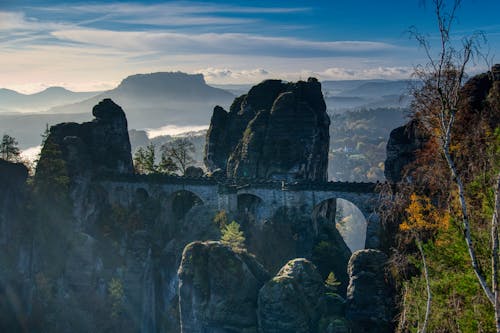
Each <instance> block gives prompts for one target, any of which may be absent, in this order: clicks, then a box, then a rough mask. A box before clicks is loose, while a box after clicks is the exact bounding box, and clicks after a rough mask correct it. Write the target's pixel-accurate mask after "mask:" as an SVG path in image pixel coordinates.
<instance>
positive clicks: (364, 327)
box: [346, 250, 394, 333]
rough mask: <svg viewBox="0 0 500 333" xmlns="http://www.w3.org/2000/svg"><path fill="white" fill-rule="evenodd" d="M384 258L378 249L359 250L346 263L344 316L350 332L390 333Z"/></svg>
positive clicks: (390, 299) (392, 307) (390, 314)
mask: <svg viewBox="0 0 500 333" xmlns="http://www.w3.org/2000/svg"><path fill="white" fill-rule="evenodd" d="M387 259H388V258H387V256H386V255H385V254H384V253H383V252H381V251H378V250H359V251H356V252H355V253H354V254H353V255H352V257H351V259H350V260H349V267H348V273H349V277H350V283H349V287H348V289H347V311H346V317H347V319H348V320H349V321H350V323H351V328H352V330H353V332H366V333H389V332H392V319H393V311H394V304H393V301H392V296H391V295H392V293H391V286H390V284H389V283H388V282H387V277H386V272H385V271H386V267H387Z"/></svg>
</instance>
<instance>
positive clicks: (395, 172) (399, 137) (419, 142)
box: [384, 120, 428, 183]
mask: <svg viewBox="0 0 500 333" xmlns="http://www.w3.org/2000/svg"><path fill="white" fill-rule="evenodd" d="M427 141H428V136H427V135H426V134H425V133H424V132H423V131H422V129H420V128H419V125H418V122H417V121H414V120H413V121H410V122H409V123H408V124H406V125H403V126H401V127H398V128H396V129H394V130H392V132H391V134H390V136H389V141H388V142H387V147H386V156H387V157H386V160H385V169H384V174H385V178H386V179H387V180H388V181H389V182H392V183H397V182H399V181H401V180H402V178H403V175H404V172H405V171H406V167H407V166H408V165H410V164H411V163H412V162H413V161H415V158H416V154H417V152H418V150H420V149H422V148H423V147H424V145H425V143H426V142H427Z"/></svg>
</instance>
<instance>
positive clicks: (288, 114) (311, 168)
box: [204, 78, 330, 181]
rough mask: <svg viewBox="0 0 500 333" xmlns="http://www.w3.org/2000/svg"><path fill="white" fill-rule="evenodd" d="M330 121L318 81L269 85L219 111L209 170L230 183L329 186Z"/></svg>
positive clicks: (208, 149)
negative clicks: (233, 180)
mask: <svg viewBox="0 0 500 333" xmlns="http://www.w3.org/2000/svg"><path fill="white" fill-rule="evenodd" d="M329 126H330V118H329V117H328V114H327V113H326V105H325V101H324V99H323V94H322V92H321V84H320V83H319V82H318V81H317V80H316V79H313V78H310V79H309V80H308V81H307V82H304V81H299V82H297V83H284V82H282V81H280V80H267V81H264V82H262V83H260V84H258V85H256V86H254V87H252V88H251V89H250V91H249V92H248V94H246V95H242V96H240V97H238V98H236V99H235V100H234V102H233V104H232V105H231V109H230V111H229V112H226V111H225V110H224V109H222V108H221V107H216V108H215V109H214V113H213V116H212V120H211V123H210V128H209V130H208V133H207V140H206V142H207V143H206V151H205V158H204V161H205V164H206V166H207V168H208V170H209V171H214V170H216V169H222V170H225V171H226V174H227V177H229V178H259V179H276V180H286V181H299V180H309V181H326V180H327V165H328V147H329V132H328V131H329V130H328V128H329Z"/></svg>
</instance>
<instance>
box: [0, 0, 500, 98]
mask: <svg viewBox="0 0 500 333" xmlns="http://www.w3.org/2000/svg"><path fill="white" fill-rule="evenodd" d="M431 7H432V6H431V4H430V1H427V4H426V5H423V4H422V1H421V0H401V1H392V0H391V1H373V0H372V1H347V0H342V1H340V0H330V1H322V0H321V1H311V0H309V1H298V0H288V1H251V0H247V1H231V2H229V1H196V2H192V1H161V2H159V1H120V2H112V1H92V2H88V1H86V2H79V1H58V0H45V1H39V0H32V1H19V0H12V1H10V0H0V66H1V68H2V75H1V76H0V87H6V88H12V89H17V90H21V91H24V92H33V91H38V90H41V89H43V88H44V87H47V86H52V85H62V86H65V87H67V88H70V89H74V90H102V89H108V88H112V87H113V86H115V85H116V84H117V83H119V82H120V80H121V79H122V78H124V77H125V76H127V75H130V74H135V73H146V72H154V71H172V70H181V71H186V72H190V73H203V74H204V75H205V77H206V79H207V81H208V82H211V83H254V82H258V81H260V80H262V79H266V78H282V79H286V80H296V79H299V78H306V77H308V76H311V75H313V76H316V77H318V78H320V79H323V80H325V79H364V78H386V79H398V78H406V77H408V76H409V74H410V73H411V69H412V66H414V65H415V64H418V63H422V62H424V61H425V59H424V58H423V53H422V51H421V50H419V49H418V47H417V46H416V43H415V42H414V41H412V40H410V39H409V37H408V34H407V33H406V31H408V29H409V27H410V26H416V27H417V28H418V29H419V30H420V31H422V32H424V33H428V34H429V38H430V39H431V40H433V38H435V37H436V32H435V24H434V15H433V12H432V8H431ZM499 12H500V1H497V0H464V1H463V4H462V7H461V8H460V11H459V12H458V14H457V17H458V20H457V21H456V24H455V26H454V31H455V35H454V38H456V39H459V38H460V37H462V36H464V35H467V34H470V33H472V32H473V31H477V30H481V31H483V32H485V34H486V35H487V38H488V43H489V46H488V48H489V52H490V54H491V55H496V57H495V58H494V59H495V60H497V61H498V55H500V20H499V19H498V13H499ZM481 69H484V66H482V65H481V64H477V67H475V68H472V69H471V70H481Z"/></svg>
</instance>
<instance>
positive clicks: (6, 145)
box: [0, 134, 21, 162]
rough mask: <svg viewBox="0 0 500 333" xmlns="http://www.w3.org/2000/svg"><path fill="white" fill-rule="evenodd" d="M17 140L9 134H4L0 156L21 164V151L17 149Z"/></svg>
mask: <svg viewBox="0 0 500 333" xmlns="http://www.w3.org/2000/svg"><path fill="white" fill-rule="evenodd" d="M17 145H18V143H17V141H16V139H14V138H13V137H11V136H10V135H8V134H4V135H3V137H2V142H1V143H0V156H1V157H2V158H3V159H4V160H6V161H10V162H19V160H20V155H21V151H20V150H19V148H18V147H17Z"/></svg>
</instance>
